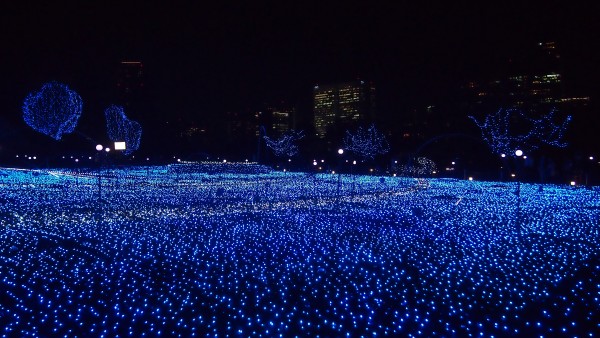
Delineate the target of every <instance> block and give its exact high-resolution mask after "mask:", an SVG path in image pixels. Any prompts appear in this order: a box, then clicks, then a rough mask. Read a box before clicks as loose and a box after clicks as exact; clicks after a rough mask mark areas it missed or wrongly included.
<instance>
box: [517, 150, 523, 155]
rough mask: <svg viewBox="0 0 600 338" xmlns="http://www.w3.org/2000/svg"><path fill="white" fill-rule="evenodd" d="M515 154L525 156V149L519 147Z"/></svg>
mask: <svg viewBox="0 0 600 338" xmlns="http://www.w3.org/2000/svg"><path fill="white" fill-rule="evenodd" d="M515 155H517V156H523V150H521V149H517V150H516V151H515Z"/></svg>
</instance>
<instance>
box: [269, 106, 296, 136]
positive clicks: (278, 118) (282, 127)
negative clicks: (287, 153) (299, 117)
mask: <svg viewBox="0 0 600 338" xmlns="http://www.w3.org/2000/svg"><path fill="white" fill-rule="evenodd" d="M270 110H271V129H272V131H273V133H274V134H276V135H282V134H283V133H285V132H286V131H288V130H290V124H291V121H292V118H293V116H294V114H295V109H294V108H291V107H273V108H271V109H270Z"/></svg>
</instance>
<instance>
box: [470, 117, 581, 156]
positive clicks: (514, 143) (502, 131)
mask: <svg viewBox="0 0 600 338" xmlns="http://www.w3.org/2000/svg"><path fill="white" fill-rule="evenodd" d="M555 113H556V110H552V111H550V113H548V114H546V115H543V116H542V117H540V118H534V117H530V116H527V115H526V114H525V113H523V111H521V110H519V109H500V110H498V111H497V112H496V113H493V114H489V115H487V116H486V117H485V119H484V120H483V121H481V122H480V121H478V120H477V119H476V118H475V117H473V116H469V118H470V119H472V120H473V121H474V122H475V124H477V126H478V127H479V129H480V130H481V136H482V137H483V140H484V141H485V142H486V143H487V144H488V145H489V147H490V148H491V149H492V151H493V152H494V153H496V154H499V155H500V154H505V155H506V156H514V155H515V151H516V150H517V149H519V150H522V151H524V152H527V153H528V152H531V151H534V150H536V149H538V148H539V147H540V146H542V145H550V146H554V147H560V148H564V147H566V146H567V143H566V142H565V141H564V140H563V136H564V133H565V130H566V129H567V125H568V124H569V121H570V120H571V116H567V117H566V118H565V120H564V121H562V122H557V121H556V117H555Z"/></svg>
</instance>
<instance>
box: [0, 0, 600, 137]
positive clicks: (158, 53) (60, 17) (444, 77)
mask: <svg viewBox="0 0 600 338" xmlns="http://www.w3.org/2000/svg"><path fill="white" fill-rule="evenodd" d="M4 6H5V7H6V8H5V9H6V10H5V11H3V16H4V17H3V19H4V20H2V26H3V28H4V29H3V33H2V35H1V38H2V44H3V45H4V46H6V50H8V51H10V52H9V53H6V54H5V55H3V57H2V58H3V59H2V62H1V63H0V64H1V66H0V67H2V72H3V74H4V77H3V79H2V80H1V81H0V83H1V84H0V89H2V91H3V93H5V95H3V96H2V97H1V98H0V104H1V107H2V115H1V118H2V119H3V120H5V121H8V123H12V124H13V125H14V124H18V123H21V121H20V118H21V105H22V101H23V99H24V97H25V96H26V95H27V93H29V92H31V91H32V90H35V89H37V88H39V87H40V86H41V85H42V84H43V83H45V82H47V81H51V80H56V81H61V82H64V83H66V84H68V85H69V86H71V87H72V88H73V89H75V90H76V91H77V92H79V93H80V94H81V96H82V98H83V101H84V108H83V110H84V111H83V114H82V119H81V126H82V128H86V127H87V128H88V130H90V129H93V128H94V126H96V125H97V124H98V123H100V122H101V115H102V114H101V112H102V111H103V110H104V109H105V108H106V107H107V106H108V105H110V104H115V103H120V102H119V101H122V97H121V95H120V94H119V92H118V89H117V88H116V86H115V83H116V82H117V79H118V76H119V71H118V68H119V65H120V63H121V62H122V61H126V60H136V61H141V62H142V63H143V65H144V77H145V78H144V84H145V86H144V92H145V93H144V98H145V100H144V104H143V105H142V106H140V107H138V108H137V110H141V111H132V112H127V113H128V114H130V116H135V117H136V118H139V119H140V122H141V123H142V124H143V125H146V126H148V125H150V126H154V125H159V124H160V123H163V122H166V121H169V120H173V119H177V118H179V119H182V120H185V121H191V122H197V123H203V121H207V120H208V121H210V120H213V119H214V118H215V117H218V118H226V115H225V114H226V113H228V112H241V111H247V110H250V111H252V110H260V109H262V107H265V106H268V105H270V104H271V103H273V102H280V101H282V100H284V101H286V102H289V103H290V104H291V105H292V106H297V107H298V108H297V113H298V115H309V114H311V113H312V107H311V105H312V103H311V101H312V95H311V91H312V89H313V86H314V85H316V84H332V83H340V82H347V81H353V80H356V79H358V78H360V79H366V80H368V81H372V82H373V83H374V84H375V86H376V87H377V108H378V115H379V116H381V117H384V118H386V119H387V120H386V121H388V122H392V123H393V122H397V121H400V120H401V119H402V118H405V116H404V115H405V114H406V113H407V112H409V111H411V110H413V109H414V110H417V111H418V110H420V109H421V107H428V106H431V105H433V104H437V102H444V101H449V100H452V99H453V95H455V93H456V90H457V89H458V88H459V86H460V85H461V84H464V83H465V82H466V81H469V80H473V79H477V80H482V81H483V80H490V79H496V78H498V77H499V76H504V75H503V74H502V73H503V72H504V73H506V72H507V69H506V67H507V66H506V65H507V63H510V61H512V58H519V59H525V60H527V58H528V48H530V47H531V46H533V45H534V44H537V43H540V42H546V41H556V43H557V44H558V46H560V48H561V51H562V53H561V58H562V59H561V61H562V62H563V63H564V65H565V68H566V69H564V71H563V72H561V74H564V76H563V78H562V79H561V80H562V82H563V83H564V84H565V86H567V87H568V88H569V90H571V91H572V92H574V93H576V94H577V95H579V96H581V97H590V98H591V105H592V106H593V108H592V109H591V112H592V114H595V113H594V112H595V111H596V110H597V104H596V103H595V101H594V100H595V99H596V98H597V97H599V95H598V88H597V86H595V81H596V79H597V78H600V75H599V73H598V67H594V65H595V62H596V61H595V60H597V55H598V54H597V52H596V50H598V49H599V48H596V47H597V45H598V41H599V39H595V37H596V36H597V33H596V31H598V30H594V29H593V28H594V27H595V26H597V23H596V21H595V18H593V15H592V14H591V13H593V11H592V9H593V7H594V6H595V5H586V6H583V5H579V6H575V5H567V4H562V3H560V2H545V3H544V4H543V6H541V5H540V4H534V3H529V4H509V5H506V6H504V5H503V6H499V5H498V6H494V5H485V4H463V5H458V4H455V5H450V4H445V5H440V6H436V7H431V8H430V7H426V6H421V5H417V4H412V5H406V4H385V5H382V4H377V5H370V4H367V3H363V2H353V1H350V2H343V3H342V2H337V3H336V2H333V3H327V4H322V5H320V6H319V7H314V6H310V5H306V4H305V5H290V4H263V3H258V4H254V5H248V4H232V5H228V4H211V5H209V6H208V5H207V6H204V7H200V8H199V7H189V6H187V7H186V6H183V5H173V6H153V5H149V4H143V3H138V2H128V3H125V4H121V5H120V6H118V7H111V6H108V5H94V4H92V5H80V4H76V3H69V2H65V3H61V4H57V5H50V4H39V5H31V4H29V5H23V4H8V5H4ZM525 63H526V62H525ZM499 74H500V75H499ZM595 115H597V114H595ZM595 115H592V116H589V117H591V118H595ZM586 118H588V117H586ZM302 119H304V120H309V121H310V120H312V117H310V116H303V117H301V118H300V120H302ZM147 129H148V128H146V130H147ZM156 132H157V133H158V132H160V130H159V129H158V130H157V131H156Z"/></svg>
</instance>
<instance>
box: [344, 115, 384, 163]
mask: <svg viewBox="0 0 600 338" xmlns="http://www.w3.org/2000/svg"><path fill="white" fill-rule="evenodd" d="M344 148H345V149H347V150H350V151H352V152H354V153H355V154H357V155H358V156H360V157H361V158H363V159H371V160H372V159H374V158H375V156H377V155H383V154H386V153H387V152H388V151H389V150H390V146H389V144H388V142H387V140H386V139H385V135H383V134H382V133H381V132H380V131H379V130H378V129H377V128H376V127H375V125H374V124H372V125H371V126H370V127H369V128H368V129H363V128H362V127H359V128H358V130H357V131H356V132H355V133H352V132H350V131H349V130H346V136H345V138H344Z"/></svg>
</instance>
